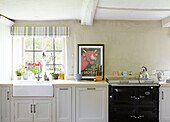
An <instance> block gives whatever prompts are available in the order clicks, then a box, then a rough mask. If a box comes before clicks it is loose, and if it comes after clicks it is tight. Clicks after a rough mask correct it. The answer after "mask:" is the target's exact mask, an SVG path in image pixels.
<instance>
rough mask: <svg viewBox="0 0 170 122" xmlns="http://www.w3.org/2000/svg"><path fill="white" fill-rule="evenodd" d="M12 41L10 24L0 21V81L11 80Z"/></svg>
mask: <svg viewBox="0 0 170 122" xmlns="http://www.w3.org/2000/svg"><path fill="white" fill-rule="evenodd" d="M11 54H12V41H11V35H10V26H9V25H7V24H4V23H2V22H0V81H7V80H11V71H12V69H11V67H12V55H11Z"/></svg>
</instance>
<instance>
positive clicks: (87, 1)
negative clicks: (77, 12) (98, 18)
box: [81, 0, 98, 26]
mask: <svg viewBox="0 0 170 122" xmlns="http://www.w3.org/2000/svg"><path fill="white" fill-rule="evenodd" d="M97 4H98V0H83V4H82V13H81V25H90V26H91V25H93V19H94V15H95V12H96V7H97Z"/></svg>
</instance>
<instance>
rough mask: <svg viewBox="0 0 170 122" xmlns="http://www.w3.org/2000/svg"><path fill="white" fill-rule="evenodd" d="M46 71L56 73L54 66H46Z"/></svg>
mask: <svg viewBox="0 0 170 122" xmlns="http://www.w3.org/2000/svg"><path fill="white" fill-rule="evenodd" d="M46 68H47V69H46V71H47V72H50V73H52V72H54V66H53V65H46Z"/></svg>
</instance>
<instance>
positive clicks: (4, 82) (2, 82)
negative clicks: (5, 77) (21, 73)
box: [0, 81, 13, 85]
mask: <svg viewBox="0 0 170 122" xmlns="http://www.w3.org/2000/svg"><path fill="white" fill-rule="evenodd" d="M0 85H13V81H0Z"/></svg>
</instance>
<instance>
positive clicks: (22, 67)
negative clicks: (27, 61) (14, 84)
mask: <svg viewBox="0 0 170 122" xmlns="http://www.w3.org/2000/svg"><path fill="white" fill-rule="evenodd" d="M21 69H22V72H23V73H25V72H26V69H27V66H24V65H21Z"/></svg>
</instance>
